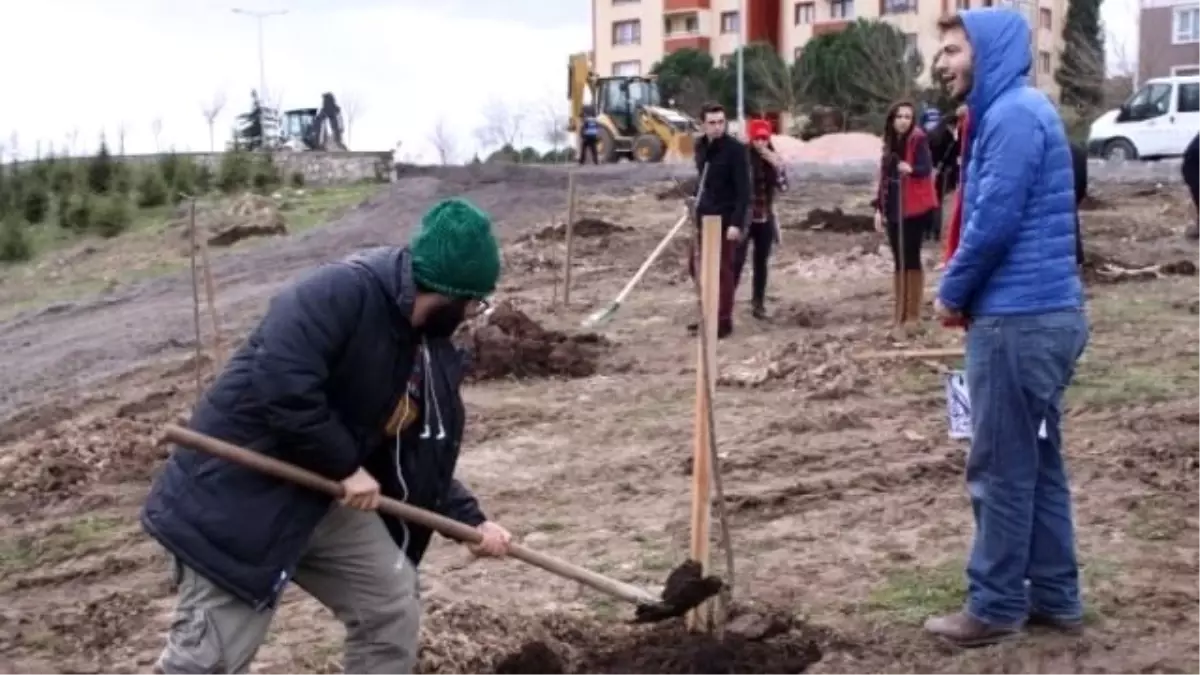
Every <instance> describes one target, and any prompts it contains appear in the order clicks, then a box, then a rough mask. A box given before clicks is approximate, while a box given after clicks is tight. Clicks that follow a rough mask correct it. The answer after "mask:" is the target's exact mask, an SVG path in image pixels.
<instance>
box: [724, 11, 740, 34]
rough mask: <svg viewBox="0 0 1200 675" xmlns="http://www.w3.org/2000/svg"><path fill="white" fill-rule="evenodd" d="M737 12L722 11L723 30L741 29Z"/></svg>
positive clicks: (728, 31) (733, 31)
mask: <svg viewBox="0 0 1200 675" xmlns="http://www.w3.org/2000/svg"><path fill="white" fill-rule="evenodd" d="M740 24H741V22H740V21H739V20H738V13H737V12H721V32H722V33H736V32H738V31H739V30H741V27H740Z"/></svg>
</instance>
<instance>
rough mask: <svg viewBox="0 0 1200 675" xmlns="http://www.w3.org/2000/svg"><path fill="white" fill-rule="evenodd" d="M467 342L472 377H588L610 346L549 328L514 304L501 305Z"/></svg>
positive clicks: (601, 339)
mask: <svg viewBox="0 0 1200 675" xmlns="http://www.w3.org/2000/svg"><path fill="white" fill-rule="evenodd" d="M462 341H463V343H464V344H465V346H466V347H467V348H468V349H469V350H470V352H471V355H472V356H471V368H470V377H471V379H474V380H493V379H497V378H502V377H516V378H526V377H553V376H560V377H588V376H589V375H593V374H595V372H596V369H597V361H598V359H599V357H600V355H601V354H602V353H603V352H604V351H605V350H606V348H607V347H608V345H609V343H608V341H607V340H605V339H604V337H602V336H600V335H596V334H594V333H582V334H577V335H567V334H566V333H560V332H558V331H552V330H546V329H545V328H543V327H542V326H541V325H539V324H538V323H537V322H536V321H534V320H533V319H531V318H529V315H527V314H525V313H524V312H522V311H521V310H519V309H517V308H516V307H514V306H513V305H512V304H511V303H501V304H499V305H497V306H496V308H495V309H494V310H493V311H492V313H491V314H489V315H488V316H487V317H486V318H484V319H483V320H482V321H481V322H480V323H479V324H477V325H473V326H469V327H468V328H467V329H466V331H465V336H464V338H463V340H462Z"/></svg>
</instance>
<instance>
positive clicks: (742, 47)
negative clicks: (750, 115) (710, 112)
mask: <svg viewBox="0 0 1200 675" xmlns="http://www.w3.org/2000/svg"><path fill="white" fill-rule="evenodd" d="M737 22H738V25H737V118H738V128H739V129H740V130H741V131H742V133H745V132H746V59H745V57H744V55H743V52H745V51H746V40H745V33H744V32H743V31H745V30H746V0H738V13H737Z"/></svg>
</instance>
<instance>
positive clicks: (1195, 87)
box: [1088, 75, 1200, 159]
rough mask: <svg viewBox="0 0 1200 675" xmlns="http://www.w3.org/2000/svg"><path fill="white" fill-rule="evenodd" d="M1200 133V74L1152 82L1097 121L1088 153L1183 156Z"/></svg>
mask: <svg viewBox="0 0 1200 675" xmlns="http://www.w3.org/2000/svg"><path fill="white" fill-rule="evenodd" d="M1198 132H1200V75H1188V76H1178V77H1158V78H1155V79H1153V80H1148V81H1147V82H1146V84H1145V85H1143V86H1142V88H1141V89H1138V90H1137V92H1135V93H1134V94H1133V96H1131V97H1129V100H1128V101H1125V103H1123V104H1121V107H1120V108H1118V109H1116V110H1109V111H1108V112H1106V113H1104V114H1103V115H1101V116H1100V117H1099V118H1098V119H1097V120H1096V121H1095V122H1092V128H1091V132H1090V133H1089V134H1088V154H1089V155H1092V156H1096V157H1104V158H1105V159H1151V158H1157V157H1172V156H1177V155H1182V154H1183V151H1184V149H1186V148H1187V146H1188V143H1191V142H1192V139H1193V138H1195V137H1196V134H1197V133H1198Z"/></svg>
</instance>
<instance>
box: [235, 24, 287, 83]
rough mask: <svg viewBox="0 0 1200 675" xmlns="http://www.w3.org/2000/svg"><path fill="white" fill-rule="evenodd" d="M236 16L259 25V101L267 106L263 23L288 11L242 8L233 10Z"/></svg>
mask: <svg viewBox="0 0 1200 675" xmlns="http://www.w3.org/2000/svg"><path fill="white" fill-rule="evenodd" d="M233 13H234V14H241V15H244V16H249V17H253V18H254V20H255V22H257V23H258V99H259V100H260V101H262V102H263V104H264V105H266V102H267V101H268V100H269V99H268V98H267V65H266V59H265V57H264V56H263V21H264V20H265V19H268V18H270V17H272V16H283V15H284V14H287V10H286V9H276V10H271V11H269V12H263V11H257V10H252V9H242V8H240V7H234V8H233Z"/></svg>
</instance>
